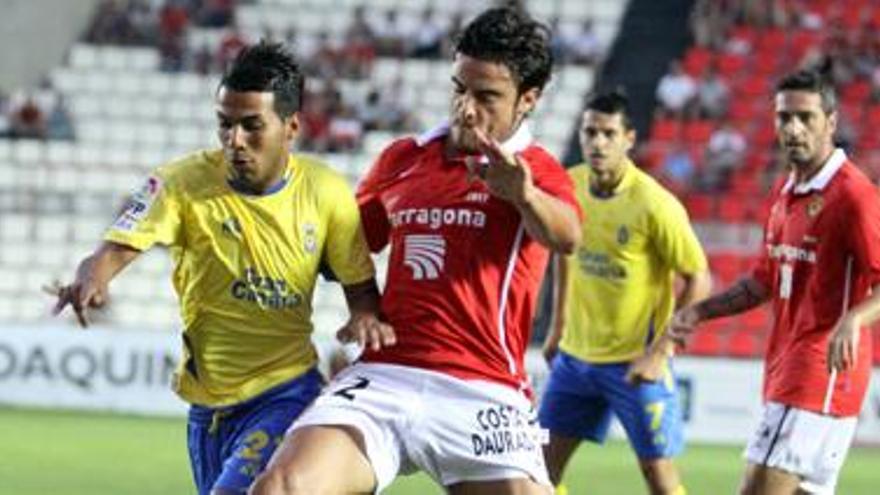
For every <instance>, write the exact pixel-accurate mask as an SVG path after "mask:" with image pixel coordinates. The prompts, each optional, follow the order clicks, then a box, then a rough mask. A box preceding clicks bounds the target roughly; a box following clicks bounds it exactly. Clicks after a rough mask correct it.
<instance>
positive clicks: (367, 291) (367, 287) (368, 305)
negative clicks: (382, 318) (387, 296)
mask: <svg viewBox="0 0 880 495" xmlns="http://www.w3.org/2000/svg"><path fill="white" fill-rule="evenodd" d="M342 291H343V292H344V293H345V301H346V303H347V304H348V310H349V312H350V313H351V314H352V315H354V314H374V315H378V314H379V306H380V295H379V286H378V285H376V279H374V278H371V279H369V280H367V281H364V282H360V283H357V284H351V285H343V286H342Z"/></svg>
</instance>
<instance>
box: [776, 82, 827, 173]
mask: <svg viewBox="0 0 880 495" xmlns="http://www.w3.org/2000/svg"><path fill="white" fill-rule="evenodd" d="M836 128H837V114H836V113H834V112H832V113H830V114H829V113H825V110H823V109H822V96H821V95H819V94H818V93H814V92H812V91H802V90H786V91H780V92H778V93H776V136H777V138H778V139H779V146H780V147H781V148H782V151H783V152H784V153H785V155H786V156H787V157H788V160H789V161H790V162H791V163H792V164H793V165H795V166H798V167H804V166H810V165H818V164H819V163H821V162H822V161H823V160H825V158H827V157H828V154H829V153H831V150H832V149H833V146H834V145H833V137H834V131H835V129H836Z"/></svg>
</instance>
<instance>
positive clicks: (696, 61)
mask: <svg viewBox="0 0 880 495" xmlns="http://www.w3.org/2000/svg"><path fill="white" fill-rule="evenodd" d="M712 59H713V54H712V51H711V50H709V49H708V48H703V47H698V46H695V47H692V48H691V49H690V50H688V52H687V54H686V55H685V56H684V60H683V61H682V68H683V69H684V70H685V72H687V73H688V74H690V75H691V76H692V77H700V76H702V75H703V73H704V72H706V69H708V68H709V66H710V65H711V63H712Z"/></svg>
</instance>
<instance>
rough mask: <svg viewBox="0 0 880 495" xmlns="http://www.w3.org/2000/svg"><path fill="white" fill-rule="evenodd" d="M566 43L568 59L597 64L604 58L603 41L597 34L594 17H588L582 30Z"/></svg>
mask: <svg viewBox="0 0 880 495" xmlns="http://www.w3.org/2000/svg"><path fill="white" fill-rule="evenodd" d="M565 44H566V50H567V52H568V57H567V59H568V60H569V61H571V62H572V63H575V64H583V65H596V64H597V63H598V62H599V60H600V59H601V58H602V51H603V48H602V42H601V41H599V37H598V36H597V35H596V31H595V29H594V27H593V19H586V20H585V21H584V23H583V24H582V25H581V30H580V32H578V33H575V34H574V35H572V36H571V37H570V38H569V39H568V40H567V42H566V43H565Z"/></svg>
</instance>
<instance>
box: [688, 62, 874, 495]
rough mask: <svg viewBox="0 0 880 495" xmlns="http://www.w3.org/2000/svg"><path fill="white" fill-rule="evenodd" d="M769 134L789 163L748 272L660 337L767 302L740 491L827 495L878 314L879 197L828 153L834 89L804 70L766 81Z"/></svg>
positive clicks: (857, 401) (864, 378) (837, 155)
mask: <svg viewBox="0 0 880 495" xmlns="http://www.w3.org/2000/svg"><path fill="white" fill-rule="evenodd" d="M775 104H776V133H777V136H778V139H779V146H780V147H781V149H782V151H783V152H784V154H785V156H786V158H787V159H788V165H789V168H790V170H791V172H790V174H789V176H788V180H787V181H786V182H785V183H784V185H782V186H781V188H779V189H778V191H777V192H776V194H775V197H774V198H773V199H774V201H773V206H772V209H771V212H770V217H769V219H768V220H767V223H766V226H765V232H764V242H765V249H764V251H763V253H762V255H761V258H760V260H759V262H758V264H757V266H756V267H755V269H754V270H753V272H752V273H751V274H750V275H748V276H746V277H745V278H743V279H741V280H740V281H739V282H737V283H736V284H734V285H733V286H732V287H730V288H728V289H727V290H725V291H724V292H722V293H721V294H718V295H716V296H714V297H711V298H709V299H707V300H705V301H703V302H700V303H697V304H694V305H692V306H688V307H686V308H683V309H681V310H680V311H679V312H678V313H677V314H676V316H675V317H674V319H673V322H672V324H671V326H670V335H671V336H673V337H675V338H679V339H681V338H684V337H685V336H686V335H688V334H689V333H690V332H692V331H693V330H694V328H695V327H696V325H697V324H698V323H700V322H702V321H705V320H708V319H711V318H717V317H720V316H727V315H732V314H736V313H740V312H743V311H746V310H748V309H750V308H753V307H755V306H757V305H759V304H761V303H763V302H765V301H770V302H771V303H772V304H773V312H774V315H775V323H774V326H773V329H772V332H771V334H770V338H769V345H768V348H767V355H766V358H765V364H764V412H763V417H762V418H761V425H760V427H759V428H758V430H757V431H756V432H755V434H754V436H753V438H752V440H750V442H749V444H748V446H747V447H746V452H745V458H746V460H747V462H748V465H747V467H746V472H745V475H744V477H743V482H742V486H741V488H740V493H742V494H749V495H751V494H763V495H767V494H769V495H790V494H794V493H817V494H831V493H834V486H835V484H836V482H837V477H838V474H839V472H840V468H841V466H842V465H843V461H844V458H845V457H846V453H847V451H848V450H849V445H850V442H851V441H852V437H853V434H854V431H855V426H856V418H857V416H858V414H859V410H860V409H861V405H862V401H863V399H864V397H865V390H866V388H867V385H868V378H869V373H870V369H871V336H870V335H869V331H870V329H869V328H868V326H869V325H871V324H872V323H873V322H874V321H875V320H876V319H877V317H878V315H880V291H878V290H877V288H878V287H877V286H878V284H880V198H878V192H877V189H876V187H875V186H874V185H873V184H872V183H871V181H870V180H869V179H868V178H867V177H866V176H865V175H864V174H863V173H862V172H861V171H860V170H859V169H858V168H857V167H856V166H855V165H854V164H853V163H852V162H850V161H849V159H848V158H847V157H846V155H845V154H844V152H843V150H841V149H835V147H834V144H833V135H834V131H835V128H836V125H837V112H836V101H835V95H834V92H833V89H832V88H831V87H830V86H829V84H828V83H827V82H825V81H823V79H822V78H821V76H819V75H818V74H816V73H814V72H797V73H794V74H791V75H789V76H787V77H785V78H784V79H782V80H781V81H780V82H779V84H778V85H777V87H776V100H775Z"/></svg>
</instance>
